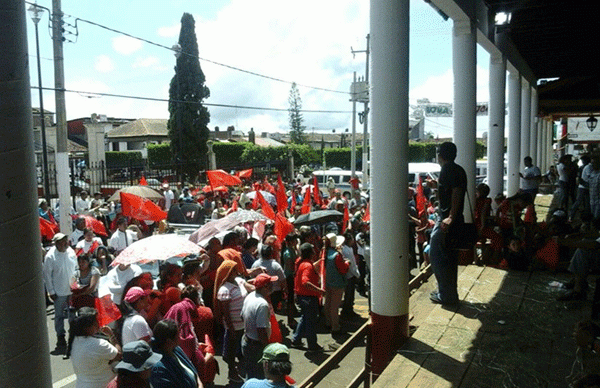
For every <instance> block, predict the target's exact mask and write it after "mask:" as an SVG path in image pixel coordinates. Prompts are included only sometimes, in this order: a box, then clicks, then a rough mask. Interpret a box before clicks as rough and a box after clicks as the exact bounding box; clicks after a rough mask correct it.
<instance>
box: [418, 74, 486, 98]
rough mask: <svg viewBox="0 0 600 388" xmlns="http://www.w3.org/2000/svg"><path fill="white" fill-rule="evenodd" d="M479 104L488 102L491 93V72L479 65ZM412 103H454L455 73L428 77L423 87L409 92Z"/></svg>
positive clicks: (477, 75) (420, 86) (477, 80)
mask: <svg viewBox="0 0 600 388" xmlns="http://www.w3.org/2000/svg"><path fill="white" fill-rule="evenodd" d="M476 77H477V78H476V84H477V102H487V101H488V100H489V99H490V93H489V72H488V70H487V69H484V68H483V67H481V66H479V65H477V71H476ZM409 96H410V100H411V102H416V100H417V99H420V98H428V99H429V100H430V101H431V102H447V103H452V102H453V99H454V73H453V72H452V69H448V70H446V71H445V72H443V73H442V74H437V75H432V76H430V77H428V78H427V79H426V80H425V82H423V83H422V84H421V85H417V86H416V87H414V88H412V89H411V90H410V92H409Z"/></svg>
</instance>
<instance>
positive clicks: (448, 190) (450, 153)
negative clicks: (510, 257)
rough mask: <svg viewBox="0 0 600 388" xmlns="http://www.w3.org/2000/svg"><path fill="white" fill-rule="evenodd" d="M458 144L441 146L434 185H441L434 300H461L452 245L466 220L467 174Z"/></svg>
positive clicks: (433, 241) (433, 237)
mask: <svg viewBox="0 0 600 388" xmlns="http://www.w3.org/2000/svg"><path fill="white" fill-rule="evenodd" d="M456 152H457V150H456V145H455V144H454V143H451V142H445V143H442V144H441V145H440V148H439V149H438V163H439V164H440V166H442V169H441V171H440V178H439V179H438V181H437V182H434V185H435V184H437V188H438V195H437V197H438V199H439V206H438V214H437V221H436V224H435V227H434V228H433V231H432V233H431V240H430V246H431V248H430V251H429V252H430V261H431V266H432V268H433V273H434V275H435V278H436V280H437V283H438V289H437V291H434V292H432V293H431V296H430V299H431V301H433V302H434V303H441V304H456V303H458V292H457V285H456V282H457V275H458V254H457V251H456V250H455V249H454V248H453V247H452V246H451V245H452V244H451V241H454V240H455V239H454V238H452V237H454V236H455V235H456V234H457V231H459V230H460V227H461V225H462V224H463V223H464V217H463V207H464V199H465V192H466V190H467V174H466V173H465V170H464V169H463V168H462V167H461V166H459V165H458V164H456V163H454V159H455V158H456Z"/></svg>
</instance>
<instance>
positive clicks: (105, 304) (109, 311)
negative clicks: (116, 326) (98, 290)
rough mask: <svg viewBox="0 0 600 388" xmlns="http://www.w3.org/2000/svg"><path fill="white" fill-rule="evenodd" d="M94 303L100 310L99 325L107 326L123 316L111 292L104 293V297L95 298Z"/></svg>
mask: <svg viewBox="0 0 600 388" xmlns="http://www.w3.org/2000/svg"><path fill="white" fill-rule="evenodd" d="M94 304H95V306H96V310H98V325H99V326H100V327H102V326H106V325H108V324H109V323H111V322H114V321H116V320H117V319H119V318H121V312H120V311H119V308H118V307H117V305H116V304H114V303H113V301H112V300H111V298H110V294H108V295H104V296H103V297H102V298H95V299H94Z"/></svg>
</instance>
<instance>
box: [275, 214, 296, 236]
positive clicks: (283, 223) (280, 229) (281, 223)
mask: <svg viewBox="0 0 600 388" xmlns="http://www.w3.org/2000/svg"><path fill="white" fill-rule="evenodd" d="M293 230H294V225H292V223H291V222H289V221H288V219H287V218H285V217H284V216H283V215H281V213H277V214H276V215H275V225H273V233H275V235H276V236H277V241H279V242H282V241H283V240H284V239H285V236H287V235H288V234H290V233H291V232H292V231H293Z"/></svg>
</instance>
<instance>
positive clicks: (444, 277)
mask: <svg viewBox="0 0 600 388" xmlns="http://www.w3.org/2000/svg"><path fill="white" fill-rule="evenodd" d="M441 223H442V220H441V218H440V217H439V216H438V219H437V222H436V223H435V226H434V228H433V231H432V232H431V239H430V242H429V246H430V248H429V261H430V263H431V267H432V269H433V274H434V275H435V278H436V280H437V283H438V293H439V297H440V299H441V301H442V302H443V303H456V302H458V291H457V277H458V254H457V252H456V251H455V250H452V249H449V248H447V247H446V233H445V232H444V231H442V227H441Z"/></svg>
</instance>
